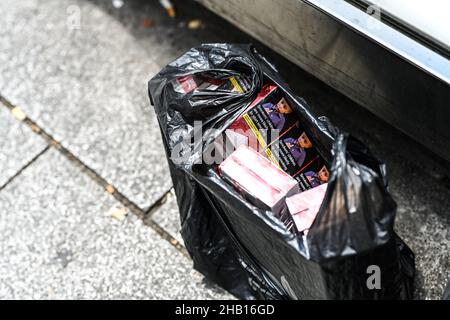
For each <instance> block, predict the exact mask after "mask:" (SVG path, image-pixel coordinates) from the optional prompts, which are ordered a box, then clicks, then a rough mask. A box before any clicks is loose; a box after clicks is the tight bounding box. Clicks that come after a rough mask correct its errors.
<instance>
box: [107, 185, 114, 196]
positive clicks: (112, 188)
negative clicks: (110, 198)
mask: <svg viewBox="0 0 450 320" xmlns="http://www.w3.org/2000/svg"><path fill="white" fill-rule="evenodd" d="M105 190H106V192H108V193H110V194H113V193H114V192H116V189H115V188H114V187H113V186H112V185H110V184H108V185H107V186H106V187H105Z"/></svg>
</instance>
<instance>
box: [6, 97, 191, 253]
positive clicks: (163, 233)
mask: <svg viewBox="0 0 450 320" xmlns="http://www.w3.org/2000/svg"><path fill="white" fill-rule="evenodd" d="M0 102H1V103H2V104H3V105H4V106H5V107H6V108H8V109H9V110H10V111H12V110H13V109H15V108H18V106H15V105H13V104H12V103H11V102H10V101H9V100H7V99H6V98H5V97H3V96H2V95H1V94H0ZM21 122H23V123H24V124H26V125H28V126H29V127H30V128H31V129H32V131H33V132H34V133H36V134H38V135H40V136H42V137H43V138H44V139H45V140H46V141H47V142H48V144H49V145H48V146H47V147H46V148H45V150H43V151H42V152H40V153H39V154H38V155H37V156H36V157H35V158H36V159H37V158H38V157H39V156H40V155H42V154H43V153H45V151H47V150H49V148H50V147H53V148H55V149H56V150H58V151H59V152H61V153H62V154H63V155H64V156H65V157H66V158H67V159H68V160H69V161H70V162H72V163H73V164H75V165H76V166H77V167H78V168H80V169H81V171H82V172H85V173H87V175H88V176H89V177H91V179H92V180H93V181H95V182H96V183H97V184H99V185H100V186H101V187H102V188H104V189H105V191H106V192H108V193H109V194H111V195H112V196H113V197H114V198H115V199H116V200H118V201H119V202H120V203H121V204H122V205H123V206H124V207H126V208H127V209H129V210H130V211H131V212H132V213H133V214H135V215H136V216H137V217H138V218H139V219H141V220H142V222H143V223H144V225H146V226H148V227H150V228H152V229H153V230H154V231H156V233H158V235H159V236H160V237H162V238H163V239H164V240H166V241H168V242H169V243H170V244H171V245H172V246H173V247H175V248H176V249H177V250H178V251H179V252H180V253H182V254H183V255H184V256H186V257H188V258H189V259H190V255H189V253H188V252H187V250H186V248H185V247H184V246H183V245H182V244H181V243H180V242H179V241H178V240H177V239H175V238H174V237H172V236H171V235H170V234H169V233H168V232H167V231H166V230H165V229H164V228H162V227H161V226H159V225H158V224H157V223H156V222H154V221H153V220H151V219H150V217H151V215H152V214H153V213H154V212H155V211H157V209H159V208H161V206H162V205H163V204H164V203H165V202H166V201H167V198H168V197H169V196H170V190H168V191H167V192H166V193H164V194H163V195H162V196H161V197H160V198H159V199H157V200H156V202H155V203H154V204H153V205H152V206H150V208H149V209H148V210H147V211H144V210H142V209H141V208H139V207H138V206H137V205H136V204H135V203H133V202H132V201H131V200H129V199H128V198H127V197H125V196H124V195H123V194H122V193H121V192H120V191H118V190H117V188H115V187H114V186H113V185H111V184H110V183H108V182H107V181H106V180H105V179H104V178H103V177H101V176H100V175H98V174H97V173H96V172H95V171H94V170H93V169H91V168H90V167H88V166H87V165H85V164H84V163H83V162H82V161H81V160H80V159H78V158H77V157H76V156H75V155H74V154H73V153H72V152H71V151H70V150H68V149H67V148H66V147H64V146H63V145H62V144H61V143H60V142H59V141H57V140H55V139H54V138H53V137H52V136H51V135H50V134H48V133H47V132H46V131H45V130H44V129H42V128H41V127H40V126H39V125H37V124H36V122H35V121H33V120H32V119H30V118H29V117H28V116H27V115H26V114H25V117H24V119H22V120H21ZM36 159H33V160H32V161H30V163H28V164H27V165H26V166H24V168H22V169H21V170H20V171H19V172H18V173H17V174H16V175H15V176H14V177H16V176H18V175H19V174H20V173H21V172H22V171H23V170H24V169H25V168H26V167H28V166H29V165H30V164H31V163H32V162H33V161H34V160H36ZM14 177H12V178H11V179H13V178H14ZM11 179H10V180H11ZM8 183H9V181H8ZM3 187H4V186H1V187H0V190H1V189H2V188H3ZM147 214H150V215H149V216H147Z"/></svg>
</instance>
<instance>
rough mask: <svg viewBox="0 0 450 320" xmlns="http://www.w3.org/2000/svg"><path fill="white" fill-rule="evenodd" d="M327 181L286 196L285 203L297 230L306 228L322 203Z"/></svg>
mask: <svg viewBox="0 0 450 320" xmlns="http://www.w3.org/2000/svg"><path fill="white" fill-rule="evenodd" d="M327 185H328V184H327V183H324V184H322V185H320V186H318V187H315V188H312V189H309V190H306V191H303V192H301V193H298V194H296V195H293V196H291V197H288V198H286V205H287V207H288V209H289V212H290V214H291V216H292V219H293V220H294V223H295V226H296V228H297V231H298V232H303V231H305V230H308V229H309V228H310V227H311V225H312V224H313V222H314V219H315V218H316V216H317V213H318V212H319V209H320V206H321V205H322V202H323V198H324V197H325V192H326V191H327Z"/></svg>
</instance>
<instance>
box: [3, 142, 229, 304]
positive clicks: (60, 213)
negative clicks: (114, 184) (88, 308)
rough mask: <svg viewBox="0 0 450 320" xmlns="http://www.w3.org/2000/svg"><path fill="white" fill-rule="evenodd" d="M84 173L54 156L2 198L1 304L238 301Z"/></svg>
mask: <svg viewBox="0 0 450 320" xmlns="http://www.w3.org/2000/svg"><path fill="white" fill-rule="evenodd" d="M120 208H121V204H120V203H118V202H117V201H116V200H115V199H114V198H113V197H112V196H111V195H109V194H108V193H106V192H105V191H104V190H103V189H102V188H101V187H100V186H99V185H97V184H96V183H95V182H94V181H92V179H91V178H90V177H88V176H87V175H86V174H85V173H84V172H82V171H81V170H80V168H78V167H76V166H75V165H73V164H72V163H70V162H69V160H67V159H66V158H65V157H64V156H63V155H62V154H61V153H59V152H58V151H56V150H55V149H51V150H49V151H47V152H46V153H45V154H44V155H43V156H41V157H40V158H39V159H38V160H37V161H35V162H34V163H33V165H32V166H30V167H28V168H27V169H25V170H24V171H23V172H22V174H21V175H20V177H18V178H17V179H15V180H14V181H13V182H12V183H10V184H8V186H7V187H6V188H5V189H4V190H3V191H2V192H1V193H0V213H1V214H0V252H2V254H1V255H0V299H5V298H6V299H10V298H20V299H99V298H102V299H180V298H184V299H212V298H215V299H217V298H230V296H229V295H228V294H227V293H225V292H224V291H223V290H220V289H218V288H216V287H213V286H209V285H206V284H205V283H203V282H202V277H201V276H200V274H198V273H197V272H195V271H193V269H192V263H191V261H190V260H189V259H188V258H187V257H185V256H184V255H182V254H181V253H180V252H178V251H177V250H176V249H175V248H174V247H173V246H171V245H170V244H169V242H167V241H165V240H163V239H162V238H160V237H159V235H157V233H156V232H155V231H153V230H152V229H151V228H148V227H145V226H143V224H142V221H141V220H139V219H138V218H137V217H136V216H135V215H133V214H129V215H127V216H126V218H125V219H124V220H122V221H120V220H116V219H114V218H113V217H112V216H111V214H110V213H111V212H112V211H111V210H115V209H120Z"/></svg>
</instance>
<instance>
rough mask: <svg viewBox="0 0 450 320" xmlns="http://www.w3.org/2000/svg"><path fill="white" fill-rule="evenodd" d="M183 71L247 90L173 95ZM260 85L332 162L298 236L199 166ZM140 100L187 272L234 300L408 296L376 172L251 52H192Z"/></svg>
mask: <svg viewBox="0 0 450 320" xmlns="http://www.w3.org/2000/svg"><path fill="white" fill-rule="evenodd" d="M191 74H203V75H207V76H213V77H216V78H228V77H229V76H230V75H242V74H244V75H246V76H248V77H249V78H250V79H252V86H251V88H250V90H248V91H247V92H246V93H244V94H239V93H234V92H229V91H220V90H219V91H211V90H203V91H202V90H194V91H193V92H191V93H189V94H179V93H176V92H175V91H174V90H173V87H172V86H171V81H173V80H175V79H176V78H178V77H181V76H185V75H191ZM264 79H270V81H272V82H273V83H275V84H277V85H278V86H279V87H280V88H282V89H283V91H284V93H285V94H286V95H288V96H289V97H290V98H291V99H292V101H294V103H295V109H296V112H297V114H298V116H299V117H302V119H303V120H304V121H306V123H307V127H308V128H309V130H310V134H311V135H313V137H314V139H315V144H316V146H317V147H318V148H319V150H320V151H321V153H322V154H323V155H324V157H326V158H328V159H326V160H328V161H329V163H332V166H331V176H330V179H329V181H328V187H327V192H326V195H325V199H324V201H323V204H322V206H321V209H320V211H319V214H318V216H317V218H316V220H315V222H314V224H313V226H312V227H311V229H310V231H309V233H308V234H307V236H296V235H294V234H292V233H291V232H289V231H288V230H287V229H286V227H285V226H284V225H283V224H282V223H281V222H280V221H279V220H278V219H277V218H275V217H274V216H273V215H272V214H271V213H270V212H266V211H264V210H262V209H260V208H257V207H255V206H253V205H252V204H250V203H248V202H247V201H245V200H244V198H243V197H242V196H241V195H240V194H239V193H238V192H236V190H235V189H234V188H233V187H232V186H230V185H228V184H227V183H225V182H224V181H223V180H222V179H221V178H220V177H219V176H218V174H217V172H216V171H215V170H214V169H213V168H212V167H210V166H207V165H204V164H202V162H201V159H202V152H203V150H205V148H207V147H208V146H209V145H210V144H211V143H212V142H213V141H214V139H215V138H216V137H217V136H218V134H220V132H221V131H223V130H225V129H226V128H227V127H228V125H229V124H231V123H232V122H233V121H234V120H235V119H236V118H237V117H238V116H239V115H240V114H241V113H242V112H243V110H245V109H246V107H247V106H248V105H249V104H250V103H251V102H252V101H253V99H254V98H255V97H256V95H257V94H258V92H259V91H260V89H261V87H262V84H263V80H264ZM149 95H150V100H151V103H152V104H153V105H154V108H155V111H156V114H157V117H158V121H159V125H160V129H161V133H162V138H163V144H164V147H165V150H166V155H167V159H168V163H169V168H170V173H171V177H172V180H173V184H174V190H175V193H176V196H177V201H178V206H179V211H180V219H181V226H182V229H181V234H182V236H183V239H184V242H185V245H186V248H187V250H188V252H189V254H190V255H191V257H192V259H193V261H194V268H195V269H197V270H198V271H200V272H201V273H202V274H204V275H205V276H206V277H207V278H209V279H210V280H212V281H214V282H216V283H217V284H219V285H221V286H222V287H224V288H225V289H227V290H228V291H230V292H231V293H233V294H235V295H236V296H238V297H240V298H243V299H408V298H412V294H413V278H414V272H415V266H414V254H413V252H412V251H411V250H410V249H409V248H408V247H407V245H406V244H405V243H404V242H403V241H402V240H401V239H400V238H399V237H398V236H397V235H396V234H395V232H394V229H393V227H394V220H395V214H396V203H395V201H394V200H393V199H392V197H391V195H390V194H389V192H388V190H387V176H386V169H385V165H384V164H383V163H382V162H381V161H380V160H378V159H377V158H376V157H375V156H374V155H373V154H372V153H371V152H370V151H369V150H368V148H367V147H366V146H364V145H363V144H362V143H361V142H359V141H358V140H357V139H355V138H354V137H352V136H351V135H348V134H346V133H343V132H341V131H340V130H338V129H337V128H335V127H334V126H333V125H332V124H331V123H330V121H329V120H328V119H327V118H326V117H316V116H314V115H313V114H312V113H311V111H310V108H309V107H308V105H307V104H306V102H305V101H304V100H303V99H302V98H300V97H298V96H296V95H295V94H294V93H293V92H292V91H291V90H290V88H289V87H288V85H287V84H286V83H285V82H284V81H283V80H282V79H281V77H280V76H279V74H278V72H277V70H276V68H275V67H274V66H273V65H272V64H270V63H269V62H268V61H267V59H265V58H264V57H263V56H262V55H261V54H259V53H258V52H257V51H256V49H255V48H254V47H253V46H251V45H235V44H203V45H201V46H199V47H195V48H192V49H191V50H189V51H188V52H186V53H185V54H184V55H182V56H181V57H179V58H178V59H176V60H175V61H174V62H172V63H170V64H169V65H167V66H166V67H165V68H164V69H162V70H161V71H160V72H159V73H158V74H157V75H156V76H155V77H153V78H152V79H151V80H150V82H149ZM195 121H202V122H203V132H202V134H203V138H204V139H203V141H201V142H197V143H194V141H192V142H190V143H189V145H188V146H189V147H190V148H191V150H193V152H192V153H190V154H188V155H186V156H185V158H184V160H183V161H182V162H181V163H180V162H178V161H177V162H175V161H173V159H172V158H171V156H170V155H172V152H174V150H177V148H178V149H181V148H180V144H181V143H182V142H181V140H180V134H188V135H193V130H194V129H193V128H194V122H195ZM211 129H217V130H211ZM183 143H186V142H183ZM373 265H375V266H377V267H379V270H380V275H381V288H380V289H377V288H369V287H370V284H369V286H368V281H370V276H371V274H372V272H374V271H373V269H371V267H370V266H373Z"/></svg>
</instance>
